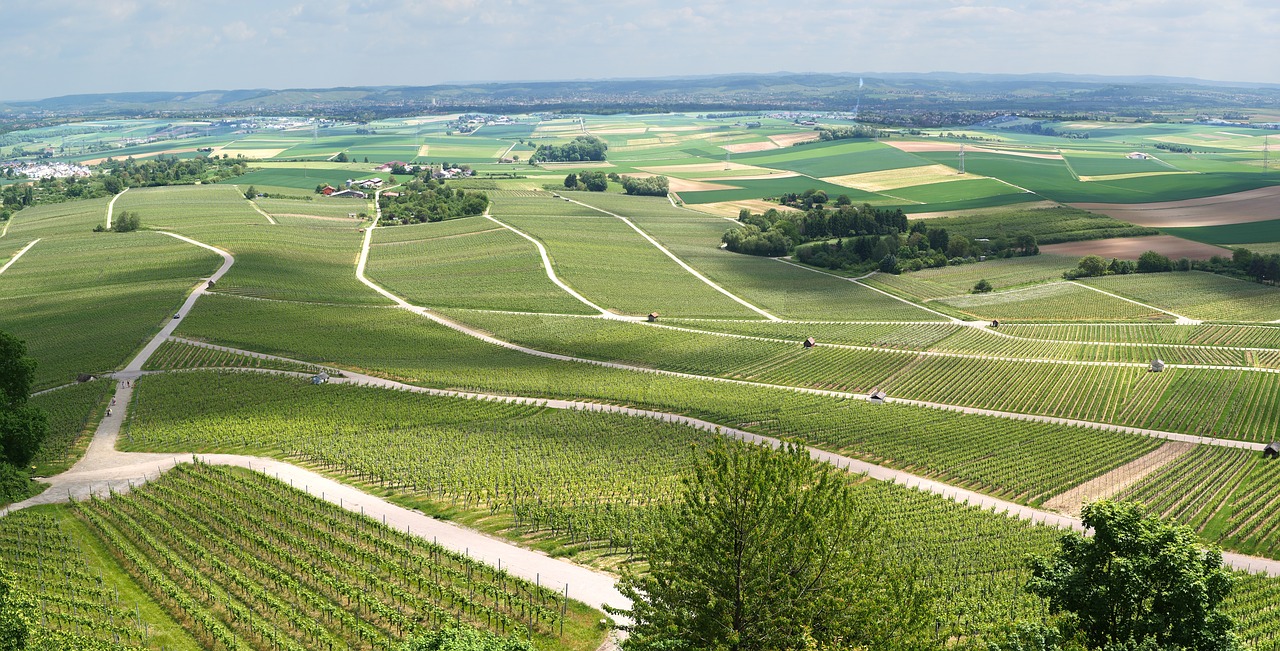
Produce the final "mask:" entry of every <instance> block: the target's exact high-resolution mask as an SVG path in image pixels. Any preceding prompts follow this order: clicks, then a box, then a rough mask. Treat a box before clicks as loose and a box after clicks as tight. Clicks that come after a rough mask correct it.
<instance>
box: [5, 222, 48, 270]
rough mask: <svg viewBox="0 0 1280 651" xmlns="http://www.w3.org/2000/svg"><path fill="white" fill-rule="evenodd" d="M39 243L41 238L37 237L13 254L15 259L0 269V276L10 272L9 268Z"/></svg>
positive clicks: (10, 259) (11, 259)
mask: <svg viewBox="0 0 1280 651" xmlns="http://www.w3.org/2000/svg"><path fill="white" fill-rule="evenodd" d="M11 220H12V219H11ZM39 241H40V238H38V237H37V238H36V239H34V240H31V241H30V242H29V243H27V245H26V246H24V247H22V248H21V249H19V250H18V252H17V253H15V254H13V257H12V258H9V261H8V262H6V263H4V266H3V267H0V274H2V273H4V272H5V271H8V269H9V267H12V266H13V263H15V262H17V261H18V258H21V257H22V254H24V253H26V252H27V251H30V250H31V247H33V246H35V245H36V242H39Z"/></svg>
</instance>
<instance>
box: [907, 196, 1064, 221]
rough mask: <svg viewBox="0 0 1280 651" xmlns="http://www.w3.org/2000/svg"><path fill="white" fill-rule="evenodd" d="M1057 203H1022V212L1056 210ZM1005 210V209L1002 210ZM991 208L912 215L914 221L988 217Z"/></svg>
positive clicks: (1047, 201)
mask: <svg viewBox="0 0 1280 651" xmlns="http://www.w3.org/2000/svg"><path fill="white" fill-rule="evenodd" d="M1057 206H1058V203H1057V202H1054V201H1049V200H1045V201H1032V202H1030V203H1020V204H1018V208H1019V209H1020V210H1040V209H1042V208H1056V207H1057ZM1001 210H1003V209H1001ZM991 212H992V209H991V208H974V209H972V210H942V211H938V212H917V213H911V218H912V219H934V218H937V217H963V216H965V215H987V214H991Z"/></svg>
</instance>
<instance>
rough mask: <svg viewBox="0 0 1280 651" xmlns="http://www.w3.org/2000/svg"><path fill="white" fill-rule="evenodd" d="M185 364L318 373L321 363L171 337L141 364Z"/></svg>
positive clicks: (147, 367)
mask: <svg viewBox="0 0 1280 651" xmlns="http://www.w3.org/2000/svg"><path fill="white" fill-rule="evenodd" d="M186 368H249V369H273V370H278V371H293V372H295V373H315V372H317V371H319V370H320V368H319V367H318V366H313V365H311V364H300V363H297V362H289V361H285V360H280V359H271V358H269V357H256V356H250V355H241V354H239V353H232V352H228V351H225V350H218V349H216V348H207V347H205V346H196V345H193V344H189V343H186V342H182V341H174V340H172V339H171V340H168V341H166V342H164V343H163V344H160V347H159V348H157V349H156V352H155V353H154V354H152V355H151V357H150V358H148V359H147V363H146V364H144V365H143V366H142V370H144V371H172V370H177V369H186Z"/></svg>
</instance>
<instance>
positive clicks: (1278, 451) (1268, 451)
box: [1262, 441, 1280, 459]
mask: <svg viewBox="0 0 1280 651" xmlns="http://www.w3.org/2000/svg"><path fill="white" fill-rule="evenodd" d="M1262 458H1263V459H1280V441H1272V442H1270V443H1268V444H1267V447H1265V448H1262Z"/></svg>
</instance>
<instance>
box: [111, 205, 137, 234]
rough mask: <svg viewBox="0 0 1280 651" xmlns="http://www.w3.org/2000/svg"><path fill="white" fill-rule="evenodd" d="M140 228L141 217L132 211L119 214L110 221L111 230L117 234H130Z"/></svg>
mask: <svg viewBox="0 0 1280 651" xmlns="http://www.w3.org/2000/svg"><path fill="white" fill-rule="evenodd" d="M141 227H142V217H140V216H139V215H138V213H136V212H133V211H132V210H129V211H125V212H123V213H120V216H119V217H116V218H114V219H112V220H111V230H113V231H115V232H117V233H132V232H133V231H136V230H138V229H139V228H141Z"/></svg>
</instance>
